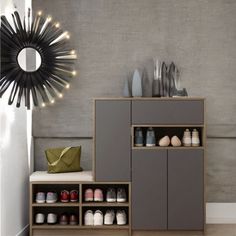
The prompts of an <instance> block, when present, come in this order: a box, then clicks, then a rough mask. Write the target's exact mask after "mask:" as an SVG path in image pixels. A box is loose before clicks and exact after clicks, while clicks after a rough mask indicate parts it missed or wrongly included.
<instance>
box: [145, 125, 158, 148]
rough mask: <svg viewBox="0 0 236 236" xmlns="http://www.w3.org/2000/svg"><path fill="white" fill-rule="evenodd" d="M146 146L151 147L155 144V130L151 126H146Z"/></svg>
mask: <svg viewBox="0 0 236 236" xmlns="http://www.w3.org/2000/svg"><path fill="white" fill-rule="evenodd" d="M146 146H147V147H153V146H156V138H155V131H154V130H153V128H152V127H150V128H148V130H147V134H146Z"/></svg>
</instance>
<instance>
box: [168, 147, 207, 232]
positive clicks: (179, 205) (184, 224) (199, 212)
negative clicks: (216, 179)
mask: <svg viewBox="0 0 236 236" xmlns="http://www.w3.org/2000/svg"><path fill="white" fill-rule="evenodd" d="M203 228H204V153H203V150H197V149H195V150H169V151H168V229H177V230H178V229H183V230H202V229H203Z"/></svg>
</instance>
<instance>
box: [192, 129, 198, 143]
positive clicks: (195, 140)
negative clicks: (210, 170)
mask: <svg viewBox="0 0 236 236" xmlns="http://www.w3.org/2000/svg"><path fill="white" fill-rule="evenodd" d="M191 143H192V146H193V147H199V146H200V139H199V133H198V131H197V129H194V130H193V131H192V141H191Z"/></svg>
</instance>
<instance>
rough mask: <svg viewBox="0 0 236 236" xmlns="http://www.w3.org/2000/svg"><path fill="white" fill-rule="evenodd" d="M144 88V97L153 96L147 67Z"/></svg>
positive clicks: (143, 82)
mask: <svg viewBox="0 0 236 236" xmlns="http://www.w3.org/2000/svg"><path fill="white" fill-rule="evenodd" d="M142 88H143V97H152V83H151V82H150V80H149V78H148V73H147V70H146V69H145V68H144V69H143V77H142Z"/></svg>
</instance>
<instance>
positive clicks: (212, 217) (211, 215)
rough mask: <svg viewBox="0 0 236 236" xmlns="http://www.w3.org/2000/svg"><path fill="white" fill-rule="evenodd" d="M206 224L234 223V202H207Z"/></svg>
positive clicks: (235, 215) (235, 205)
mask: <svg viewBox="0 0 236 236" xmlns="http://www.w3.org/2000/svg"><path fill="white" fill-rule="evenodd" d="M206 223H207V224H236V203H207V204H206Z"/></svg>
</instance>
